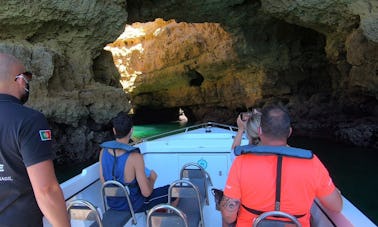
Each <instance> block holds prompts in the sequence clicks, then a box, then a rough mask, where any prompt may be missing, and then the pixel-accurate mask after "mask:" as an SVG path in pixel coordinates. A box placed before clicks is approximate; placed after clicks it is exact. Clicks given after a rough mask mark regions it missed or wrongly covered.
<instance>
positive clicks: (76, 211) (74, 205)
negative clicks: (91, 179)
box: [67, 199, 102, 227]
mask: <svg viewBox="0 0 378 227" xmlns="http://www.w3.org/2000/svg"><path fill="white" fill-rule="evenodd" d="M67 212H68V216H69V218H70V220H82V221H92V222H94V223H97V226H99V227H102V221H101V216H100V213H99V212H98V210H97V207H95V206H94V205H93V204H92V203H90V202H89V201H87V200H83V199H76V200H72V201H70V202H69V203H68V206H67ZM91 226H93V225H91Z"/></svg>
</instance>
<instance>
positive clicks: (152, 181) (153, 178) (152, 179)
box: [148, 170, 157, 189]
mask: <svg viewBox="0 0 378 227" xmlns="http://www.w3.org/2000/svg"><path fill="white" fill-rule="evenodd" d="M156 179H157V174H156V172H155V171H153V170H151V174H150V177H148V181H149V183H150V186H151V188H152V189H153V188H154V185H155V182H156Z"/></svg>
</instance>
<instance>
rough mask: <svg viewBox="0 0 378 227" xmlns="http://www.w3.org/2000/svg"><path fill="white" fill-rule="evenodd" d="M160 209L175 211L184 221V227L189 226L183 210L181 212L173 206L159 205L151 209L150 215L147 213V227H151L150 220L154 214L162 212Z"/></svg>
mask: <svg viewBox="0 0 378 227" xmlns="http://www.w3.org/2000/svg"><path fill="white" fill-rule="evenodd" d="M160 209H167V210H169V211H173V212H174V213H176V214H177V215H178V216H179V217H180V218H181V219H182V220H183V221H184V227H188V226H189V224H188V221H187V220H186V217H185V214H184V213H183V212H182V211H181V210H179V209H178V208H176V207H174V206H172V205H169V204H158V205H156V206H154V207H152V208H151V209H150V211H148V213H147V227H151V223H150V221H151V220H150V219H151V215H152V213H154V212H155V211H157V210H160Z"/></svg>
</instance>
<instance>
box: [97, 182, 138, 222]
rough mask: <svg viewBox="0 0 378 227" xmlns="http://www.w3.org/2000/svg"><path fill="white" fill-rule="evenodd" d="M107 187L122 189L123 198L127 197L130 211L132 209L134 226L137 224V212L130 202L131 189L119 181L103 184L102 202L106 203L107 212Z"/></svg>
mask: <svg viewBox="0 0 378 227" xmlns="http://www.w3.org/2000/svg"><path fill="white" fill-rule="evenodd" d="M112 185H113V186H112ZM107 187H110V188H112V187H114V188H116V189H121V190H122V196H124V197H126V200H127V203H128V205H129V209H130V213H131V217H132V219H133V221H132V222H133V224H137V220H136V217H135V212H134V208H133V205H132V203H131V200H130V196H129V195H130V192H129V188H128V187H127V186H124V185H123V184H121V183H120V182H118V181H115V180H108V181H105V182H104V183H103V184H102V188H101V192H102V201H103V203H104V209H105V211H106V210H107V208H108V204H107V201H106V197H107V194H106V188H107Z"/></svg>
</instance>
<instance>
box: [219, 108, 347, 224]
mask: <svg viewBox="0 0 378 227" xmlns="http://www.w3.org/2000/svg"><path fill="white" fill-rule="evenodd" d="M291 131H292V129H291V127H290V117H289V114H288V112H287V110H286V109H285V108H284V107H283V106H281V105H269V106H267V107H265V108H263V110H262V116H261V125H260V128H259V137H260V139H261V146H255V147H254V148H252V149H261V148H263V147H264V146H265V147H267V148H268V149H269V148H270V149H272V148H273V150H274V149H280V150H285V149H291V150H293V149H297V150H301V149H298V148H290V147H288V145H287V138H288V137H289V136H290V134H291ZM310 154H311V158H307V159H304V158H296V157H289V156H281V157H282V162H281V178H280V179H281V183H280V185H281V186H280V188H279V189H276V185H277V181H276V176H278V174H277V169H278V157H279V155H276V154H266V153H264V154H263V155H262V154H257V153H249V154H243V155H240V156H237V157H236V159H235V160H234V162H233V164H232V166H231V169H230V172H229V175H228V179H227V182H226V186H225V189H224V196H223V199H222V201H221V212H222V218H223V223H224V226H225V225H228V224H231V223H233V222H235V221H236V226H237V227H245V226H248V227H250V226H252V223H253V222H254V220H255V219H256V218H257V216H258V215H259V214H261V213H263V212H266V211H273V210H275V204H276V202H277V191H278V192H279V195H280V200H279V201H278V203H279V204H280V206H279V207H280V211H283V212H286V213H289V214H291V215H294V216H296V217H297V218H298V221H299V222H300V223H301V224H302V226H310V220H309V219H310V207H311V205H312V203H313V200H314V199H315V198H318V199H319V201H320V202H321V203H322V205H323V206H325V207H326V208H328V209H330V210H333V211H336V212H340V211H341V209H342V198H341V195H340V192H339V191H338V190H337V188H336V187H335V185H334V184H333V182H332V179H331V178H330V176H329V174H328V171H327V169H326V168H325V167H324V165H323V164H322V163H321V162H320V160H319V159H318V158H317V157H316V155H313V154H312V153H311V152H310Z"/></svg>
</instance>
